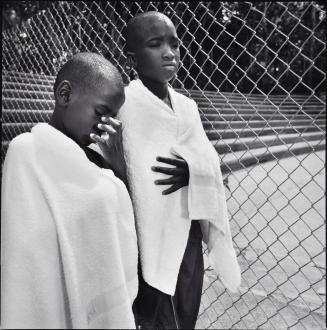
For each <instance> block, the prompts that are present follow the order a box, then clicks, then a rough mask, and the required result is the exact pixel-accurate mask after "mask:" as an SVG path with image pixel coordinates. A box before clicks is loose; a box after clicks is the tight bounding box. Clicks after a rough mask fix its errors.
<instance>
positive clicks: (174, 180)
mask: <svg viewBox="0 0 327 330" xmlns="http://www.w3.org/2000/svg"><path fill="white" fill-rule="evenodd" d="M154 183H155V184H156V185H167V184H175V183H183V184H185V180H184V177H180V176H177V177H175V176H173V177H171V178H168V179H162V180H156V181H154Z"/></svg>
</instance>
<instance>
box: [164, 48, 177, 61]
mask: <svg viewBox="0 0 327 330" xmlns="http://www.w3.org/2000/svg"><path fill="white" fill-rule="evenodd" d="M162 57H163V59H165V60H169V61H171V60H173V59H174V58H175V53H174V52H173V51H172V49H171V47H170V46H169V45H168V46H166V47H165V48H164V50H163V53H162Z"/></svg>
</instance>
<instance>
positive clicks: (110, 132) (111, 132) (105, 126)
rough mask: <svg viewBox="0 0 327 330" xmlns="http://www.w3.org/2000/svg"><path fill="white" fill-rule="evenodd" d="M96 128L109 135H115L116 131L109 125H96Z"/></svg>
mask: <svg viewBox="0 0 327 330" xmlns="http://www.w3.org/2000/svg"><path fill="white" fill-rule="evenodd" d="M97 126H98V128H100V129H102V130H103V131H105V132H107V133H109V134H116V133H117V131H116V130H115V129H114V128H113V127H112V126H111V125H105V124H98V125H97Z"/></svg>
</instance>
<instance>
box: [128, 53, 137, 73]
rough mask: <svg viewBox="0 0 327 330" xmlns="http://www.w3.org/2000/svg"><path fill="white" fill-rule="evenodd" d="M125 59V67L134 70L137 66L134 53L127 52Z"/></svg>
mask: <svg viewBox="0 0 327 330" xmlns="http://www.w3.org/2000/svg"><path fill="white" fill-rule="evenodd" d="M126 57H127V65H128V66H130V67H131V68H134V69H135V68H136V65H137V61H136V56H135V53H134V52H127V53H126Z"/></svg>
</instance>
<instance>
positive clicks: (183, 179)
mask: <svg viewBox="0 0 327 330" xmlns="http://www.w3.org/2000/svg"><path fill="white" fill-rule="evenodd" d="M157 161H159V162H162V163H165V164H169V165H173V166H175V167H164V166H152V167H151V169H152V171H154V172H158V173H163V174H166V175H170V177H169V178H167V179H162V180H156V181H155V182H154V183H155V184H156V185H171V186H170V187H169V188H168V189H166V190H164V191H163V192H162V194H163V195H168V194H171V193H173V192H175V191H177V190H178V189H180V188H182V187H184V186H187V185H188V182H189V177H190V173H189V168H188V165H187V163H186V161H185V160H184V159H183V158H169V157H160V156H159V157H157Z"/></svg>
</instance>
